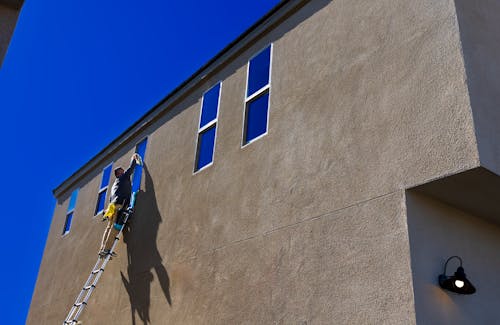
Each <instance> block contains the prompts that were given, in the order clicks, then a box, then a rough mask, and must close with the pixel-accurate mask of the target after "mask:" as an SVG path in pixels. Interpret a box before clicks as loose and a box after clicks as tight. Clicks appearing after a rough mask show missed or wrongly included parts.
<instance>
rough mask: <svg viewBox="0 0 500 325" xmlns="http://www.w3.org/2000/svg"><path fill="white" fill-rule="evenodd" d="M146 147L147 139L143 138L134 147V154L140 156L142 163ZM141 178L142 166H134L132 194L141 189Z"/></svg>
mask: <svg viewBox="0 0 500 325" xmlns="http://www.w3.org/2000/svg"><path fill="white" fill-rule="evenodd" d="M147 145H148V138H145V139H144V140H142V141H141V142H139V144H137V146H135V152H136V153H138V154H139V156H141V158H142V161H143V162H144V159H145V155H146V147H147ZM141 176H142V166H136V167H135V170H134V178H133V179H132V193H134V192H137V191H139V189H140V188H141Z"/></svg>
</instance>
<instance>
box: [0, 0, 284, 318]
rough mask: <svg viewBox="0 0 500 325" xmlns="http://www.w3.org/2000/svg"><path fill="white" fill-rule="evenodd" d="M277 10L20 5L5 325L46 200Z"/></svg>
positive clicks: (260, 3) (8, 108) (33, 266)
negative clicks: (112, 142)
mask: <svg viewBox="0 0 500 325" xmlns="http://www.w3.org/2000/svg"><path fill="white" fill-rule="evenodd" d="M278 3H279V0H238V1H234V0H212V1H199V0H198V1H194V0H184V1H164V0H156V1H155V0H152V1H143V2H141V1H128V0H125V1H92V0H90V1H89V0H86V1H77V0H75V1H55V0H45V1H41V0H38V1H36V0H26V2H25V4H24V7H23V9H22V12H21V15H20V17H19V21H18V25H17V27H16V31H15V33H14V36H13V38H12V41H11V45H10V48H9V51H8V53H7V55H6V57H5V59H4V63H3V67H2V68H1V69H0V112H1V116H2V119H1V123H2V126H1V128H0V129H1V131H0V132H2V134H1V138H2V139H3V150H2V159H1V161H2V163H3V170H4V172H3V174H2V178H3V184H4V185H3V186H2V187H1V188H2V192H1V193H0V195H1V198H2V199H3V200H2V201H3V204H2V207H3V211H2V221H3V222H2V226H3V227H2V236H0V240H1V243H0V248H1V249H2V258H1V261H2V265H1V268H0V276H1V279H2V290H1V291H0V292H1V293H0V310H1V311H2V312H1V314H2V316H1V318H2V323H4V324H9V325H16V324H24V323H25V319H26V315H27V311H28V308H29V304H30V301H31V295H32V292H33V288H34V285H35V281H36V277H37V274H38V268H39V265H40V261H41V258H42V254H43V249H44V246H45V240H46V236H47V233H48V230H49V226H50V222H51V218H52V212H53V209H54V206H55V199H54V198H53V196H52V189H53V188H55V187H56V186H57V185H59V184H60V183H61V182H62V181H64V180H65V179H66V178H67V177H68V176H70V175H71V174H72V173H73V172H75V171H76V170H77V169H78V168H80V167H81V166H82V165H83V164H84V163H85V162H87V161H88V160H89V159H90V158H92V157H93V156H94V155H95V154H96V153H98V152H99V151H100V150H101V149H102V148H104V147H105V146H106V145H107V144H108V143H110V142H111V141H112V140H113V139H114V138H115V137H117V136H118V135H119V134H120V133H122V132H123V131H124V130H125V129H126V128H127V127H128V126H130V125H131V124H132V123H133V122H134V121H136V120H137V119H138V118H139V117H141V116H142V115H143V114H144V113H145V112H146V111H148V110H149V109H150V108H151V107H152V106H153V105H154V104H155V103H157V102H158V101H159V100H161V99H162V98H163V97H164V96H165V95H167V94H168V93H169V92H170V91H171V90H172V89H174V88H175V87H176V86H177V85H179V84H180V83H181V82H182V81H184V80H185V79H186V78H188V77H189V76H190V75H191V74H192V73H194V72H195V71H196V70H197V69H198V68H199V67H201V66H202V65H203V64H204V63H205V62H207V61H208V60H209V59H210V58H212V57H213V56H214V55H215V54H217V53H218V52H219V51H220V50H221V49H222V48H224V47H225V46H226V45H227V44H228V43H229V42H231V41H232V40H234V39H235V38H236V37H237V36H238V35H239V34H241V33H242V32H243V31H245V30H246V29H247V28H248V27H250V26H251V25H252V24H253V23H254V22H255V21H257V20H258V19H259V18H260V17H261V16H263V15H264V14H265V13H266V12H267V11H269V10H270V9H271V8H272V7H274V6H275V5H276V4H278ZM117 116H118V118H117ZM112 117H113V121H114V122H113V123H112V124H110V123H109V121H110V119H111V118H112ZM110 125H112V127H109V126H110ZM91 267H92V265H89V268H91ZM89 270H90V269H89ZM71 303H72V302H70V301H68V306H69V305H70V304H71ZM61 321H62V320H61Z"/></svg>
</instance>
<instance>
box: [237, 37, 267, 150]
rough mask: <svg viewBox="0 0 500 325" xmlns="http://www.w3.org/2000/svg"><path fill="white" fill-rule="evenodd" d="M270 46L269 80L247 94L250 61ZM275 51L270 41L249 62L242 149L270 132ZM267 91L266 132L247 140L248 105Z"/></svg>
mask: <svg viewBox="0 0 500 325" xmlns="http://www.w3.org/2000/svg"><path fill="white" fill-rule="evenodd" d="M268 47H270V51H269V81H268V82H267V84H266V85H264V86H262V87H261V88H260V89H258V90H256V91H255V92H254V93H253V94H251V95H250V96H248V95H247V93H248V81H249V77H250V61H252V59H254V58H255V57H257V56H258V55H259V54H261V53H262V52H263V51H264V50H265V49H267V48H268ZM273 52H274V43H272V42H271V43H269V44H267V45H266V46H264V47H262V48H261V49H260V50H258V51H257V52H256V53H255V54H254V55H252V56H251V57H250V58H249V59H248V62H247V78H246V85H245V95H244V99H245V100H244V106H243V127H242V134H241V149H243V148H245V147H246V146H248V145H249V144H251V143H254V142H255V141H257V140H259V139H261V138H263V137H265V136H266V135H267V134H268V133H269V110H270V108H271V88H272V76H273ZM266 92H267V93H268V94H269V99H268V103H267V119H266V132H264V133H262V134H261V135H259V136H257V137H255V138H253V139H252V140H250V141H248V142H245V135H246V133H247V117H248V107H249V105H250V103H251V102H252V101H254V100H255V99H257V98H259V97H260V96H262V95H264V94H266Z"/></svg>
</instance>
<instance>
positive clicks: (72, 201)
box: [68, 189, 78, 211]
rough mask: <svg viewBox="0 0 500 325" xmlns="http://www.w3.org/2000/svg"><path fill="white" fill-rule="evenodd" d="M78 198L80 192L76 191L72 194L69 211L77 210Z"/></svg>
mask: <svg viewBox="0 0 500 325" xmlns="http://www.w3.org/2000/svg"><path fill="white" fill-rule="evenodd" d="M77 197H78V190H77V189H76V190H74V191H73V193H71V198H70V199H69V205H68V211H72V210H74V209H75V205H76V198H77Z"/></svg>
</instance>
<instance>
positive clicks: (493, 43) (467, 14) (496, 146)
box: [455, 0, 500, 174]
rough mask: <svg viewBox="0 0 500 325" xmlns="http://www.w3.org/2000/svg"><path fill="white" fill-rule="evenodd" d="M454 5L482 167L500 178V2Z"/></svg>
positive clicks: (488, 0) (458, 1)
mask: <svg viewBox="0 0 500 325" xmlns="http://www.w3.org/2000/svg"><path fill="white" fill-rule="evenodd" d="M455 3H456V9H457V17H458V22H459V26H460V36H461V40H462V49H463V53H464V60H465V68H466V73H467V85H468V87H469V94H470V102H471V106H472V111H473V115H474V124H475V127H476V136H477V142H478V147H479V154H480V160H481V165H482V166H484V167H486V168H488V169H490V170H492V171H494V172H496V173H497V174H500V37H499V33H500V32H499V31H500V1H497V0H476V1H469V0H455Z"/></svg>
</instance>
